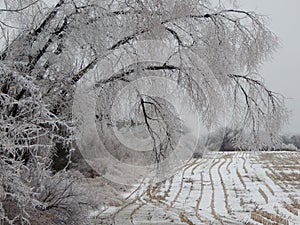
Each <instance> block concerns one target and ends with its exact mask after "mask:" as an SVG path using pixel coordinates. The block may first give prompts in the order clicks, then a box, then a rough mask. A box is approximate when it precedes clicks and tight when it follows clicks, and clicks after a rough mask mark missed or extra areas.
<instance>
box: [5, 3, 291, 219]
mask: <svg viewBox="0 0 300 225" xmlns="http://www.w3.org/2000/svg"><path fill="white" fill-rule="evenodd" d="M4 2H5V4H4V7H5V8H3V9H1V10H0V40H1V53H0V63H1V64H0V66H1V71H0V72H1V77H0V89H1V92H0V107H1V111H0V131H1V133H0V157H1V160H0V166H1V174H0V175H1V177H0V178H1V180H0V181H1V185H0V190H4V193H5V195H3V194H1V198H2V200H3V198H4V199H7V198H9V199H11V200H13V201H15V202H16V203H17V205H18V208H19V209H20V213H19V214H18V215H19V216H20V217H19V218H17V219H16V220H18V221H23V223H26V222H28V221H27V219H28V215H27V213H26V208H27V207H28V205H31V206H32V207H33V208H42V209H44V208H45V207H46V208H47V204H49V201H45V199H44V200H43V198H40V196H42V195H43V194H42V193H43V187H45V186H47V182H48V181H49V180H51V179H52V178H53V175H52V174H51V172H50V169H51V163H52V162H51V161H52V156H53V154H55V153H56V152H55V151H56V150H57V149H58V148H63V149H65V150H66V151H67V153H68V152H69V151H70V149H71V144H72V142H73V141H74V140H73V136H72V131H73V127H72V123H71V122H70V121H71V119H72V118H71V113H72V110H71V106H72V99H73V95H74V91H75V88H76V85H77V83H78V81H79V80H80V79H81V78H82V77H83V76H84V75H85V74H86V73H88V72H90V71H92V70H93V69H94V67H95V65H96V64H97V63H98V62H99V61H100V60H102V59H103V58H105V57H106V53H107V51H110V50H116V49H118V48H120V47H123V48H125V49H126V48H128V49H130V48H132V46H133V44H134V43H135V42H137V41H141V40H162V41H167V42H170V43H173V47H174V49H173V50H174V54H175V55H176V57H179V58H180V56H181V55H180V54H181V52H182V50H184V49H188V50H190V51H191V52H194V53H196V54H197V55H200V56H201V58H202V60H203V61H204V62H205V63H206V64H207V66H208V67H209V68H210V69H211V71H212V72H213V74H214V77H215V79H216V80H217V82H218V83H219V84H220V86H221V89H216V88H215V87H213V86H212V85H211V83H210V81H209V76H208V75H207V74H205V73H203V72H201V73H198V76H199V79H200V78H201V79H200V80H201V82H200V83H199V82H197V81H196V80H195V77H194V76H192V72H191V71H189V70H185V69H184V68H183V67H181V65H172V63H171V62H172V61H170V62H165V63H162V64H151V62H149V63H148V64H147V65H145V64H143V65H139V68H140V69H141V71H145V73H144V75H143V76H147V74H148V73H147V72H149V71H151V73H149V74H152V73H158V75H159V76H164V77H168V78H170V79H173V80H174V81H176V82H177V83H178V84H179V85H182V86H184V87H187V90H188V91H189V93H190V94H192V100H193V101H195V102H196V103H197V106H198V108H199V109H200V111H201V115H202V117H203V120H204V121H206V122H207V126H209V125H210V124H211V123H218V116H219V114H222V113H224V109H222V107H221V105H219V104H218V103H219V102H220V101H223V99H224V97H225V100H226V101H225V104H224V106H226V107H228V109H229V111H230V112H231V113H232V114H230V115H229V117H230V118H233V119H232V123H233V124H234V127H236V129H239V130H242V132H241V135H240V137H239V141H238V142H239V144H241V145H245V146H251V147H252V148H257V147H258V148H261V147H263V146H266V145H273V144H274V143H277V142H278V139H277V133H278V130H279V129H280V127H281V125H282V123H283V122H284V120H285V118H286V113H285V109H284V107H283V100H282V98H281V97H280V96H278V95H276V94H274V93H273V92H271V91H270V90H268V89H267V88H266V87H265V86H264V84H263V82H262V79H261V77H260V76H259V75H258V74H257V73H256V72H257V69H258V68H259V66H260V65H261V63H263V62H264V61H265V60H266V59H268V57H269V56H270V55H271V54H272V53H273V52H274V50H275V49H276V45H277V38H276V36H275V35H274V34H273V33H272V32H271V31H270V30H268V28H267V27H266V24H265V22H264V17H262V16H260V15H258V14H256V13H255V12H247V11H243V10H240V9H239V8H237V7H235V5H230V6H229V7H228V8H227V7H226V6H225V5H224V4H221V3H220V2H219V3H218V4H212V3H210V1H207V0H184V1H182V0H127V1H119V0H101V1H99V0H87V1H82V0H57V1H51V3H49V4H52V5H49V4H48V5H47V4H46V3H45V2H43V1H41V0H37V1H34V0H26V1H23V0H22V1H20V0H11V1H4ZM226 2H227V1H226ZM228 2H229V3H228V4H230V2H232V1H228ZM234 2H235V1H234ZM134 68H135V65H134V66H133V68H124V71H121V73H120V74H118V75H115V76H112V77H109V78H108V79H105V80H102V86H101V85H100V86H99V85H98V88H103V89H105V88H106V87H107V86H105V85H108V86H109V87H115V88H116V87H122V85H124V83H128V82H132V81H134V80H135V79H138V78H139V73H136V71H135V69H134ZM198 72H199V71H198ZM194 74H195V71H194ZM116 84H118V85H119V86H118V85H116ZM120 84H121V85H120ZM105 90H107V92H108V93H105V94H107V95H104V96H102V97H104V99H105V101H103V102H102V103H104V102H107V105H109V104H110V103H111V101H112V100H113V98H111V97H112V95H113V94H114V92H115V89H113V88H111V89H110V88H107V89H105ZM204 93H205V95H204ZM110 98H111V99H110ZM149 99H151V96H143V95H140V100H141V101H140V105H139V107H141V108H142V109H144V110H145V111H143V110H142V111H141V112H143V114H142V115H144V123H145V124H144V125H145V126H146V128H147V130H148V131H149V134H150V136H151V135H152V136H155V135H154V133H155V131H153V129H152V125H151V124H153V121H152V122H150V123H147V120H148V122H149V121H151V120H152V119H151V117H150V116H149V117H147V115H155V117H157V118H159V119H158V120H157V121H159V124H160V126H161V127H162V130H165V131H166V134H167V135H166V137H168V138H164V139H160V138H159V137H154V139H153V141H154V142H158V143H157V144H158V145H157V146H161V147H162V148H169V147H170V146H171V145H170V143H173V140H170V138H176V137H177V136H176V135H177V134H176V135H173V136H172V135H170V134H171V133H172V132H173V130H174V129H177V128H178V126H177V125H178V124H177V123H178V120H177V119H172V118H176V116H173V117H172V116H171V115H168V118H167V119H165V118H163V117H162V114H160V113H157V112H158V111H157V109H158V108H159V107H165V108H164V110H163V111H164V112H168V113H169V112H171V107H169V105H168V103H166V102H162V103H164V104H161V103H158V102H157V101H156V100H155V99H152V101H150V102H149ZM146 104H148V105H146ZM100 105H101V104H100ZM107 105H106V106H107ZM150 105H151V107H149V106H150ZM101 110H102V113H101ZM105 110H106V108H105V107H103V108H100V112H99V115H98V116H105V115H106V113H105ZM147 111H149V113H148V114H147ZM145 112H146V113H145ZM153 112H154V113H156V114H153ZM136 118H140V115H139V116H137V117H136ZM157 118H156V119H157ZM145 119H146V120H145ZM135 122H137V121H135ZM155 126H157V124H156V125H155ZM172 134H173V133H172ZM155 146H156V145H154V148H155ZM154 150H155V151H156V152H155V153H156V154H155V155H156V156H157V153H159V155H160V154H163V153H162V151H161V150H162V149H154ZM66 155H68V154H66ZM61 174H62V177H63V176H64V173H61ZM53 179H54V178H53ZM67 180H68V179H67ZM45 182H46V183H45ZM3 196H4V197H3ZM46 199H47V198H46ZM0 206H1V205H0ZM0 213H1V216H2V218H4V220H7V219H8V218H6V217H5V215H6V214H5V213H6V212H5V209H4V208H3V206H1V207H0ZM10 219H11V218H10ZM11 222H12V223H13V221H11Z"/></svg>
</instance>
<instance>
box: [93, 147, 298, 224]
mask: <svg viewBox="0 0 300 225" xmlns="http://www.w3.org/2000/svg"><path fill="white" fill-rule="evenodd" d="M299 171H300V152H209V153H207V154H205V155H204V156H203V158H201V159H197V160H192V161H191V163H189V164H188V165H187V166H186V167H185V168H183V170H181V171H179V172H178V173H177V174H176V175H175V176H173V177H171V178H169V179H167V180H166V181H164V182H161V183H159V184H151V182H150V181H144V183H143V184H142V185H140V186H138V187H136V188H134V189H133V190H132V193H129V194H128V195H127V203H126V204H125V205H123V206H121V207H118V208H109V209H108V210H107V211H104V212H103V213H101V214H100V215H97V216H95V224H116V225H127V224H136V225H146V224H147V225H150V224H158V225H159V224H160V225H162V224H165V225H167V224H170V225H179V224H181V225H183V224H188V225H193V224H194V225H198V224H249V225H256V224H289V225H293V224H294V225H298V224H300V212H299V211H300V172H299Z"/></svg>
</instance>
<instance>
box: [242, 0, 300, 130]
mask: <svg viewBox="0 0 300 225" xmlns="http://www.w3.org/2000/svg"><path fill="white" fill-rule="evenodd" d="M238 2H239V5H240V6H241V8H244V9H247V10H254V11H256V12H259V13H260V14H263V15H267V16H268V17H269V18H270V20H269V27H270V28H271V30H272V31H273V32H274V33H275V34H276V35H277V36H278V37H279V39H280V44H281V46H280V48H279V49H278V51H277V53H276V54H275V55H274V57H273V59H272V60H271V61H270V62H266V63H265V64H264V65H263V66H262V68H261V73H262V75H263V77H264V78H265V81H266V83H267V85H268V86H269V87H270V88H271V89H273V90H274V91H276V92H280V93H282V94H283V95H284V96H285V97H287V98H288V99H287V106H288V108H289V110H291V111H292V115H291V118H290V122H289V124H287V126H286V127H285V129H284V132H288V133H300V57H299V53H300V24H299V21H300V13H299V9H300V1H299V0H238Z"/></svg>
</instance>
